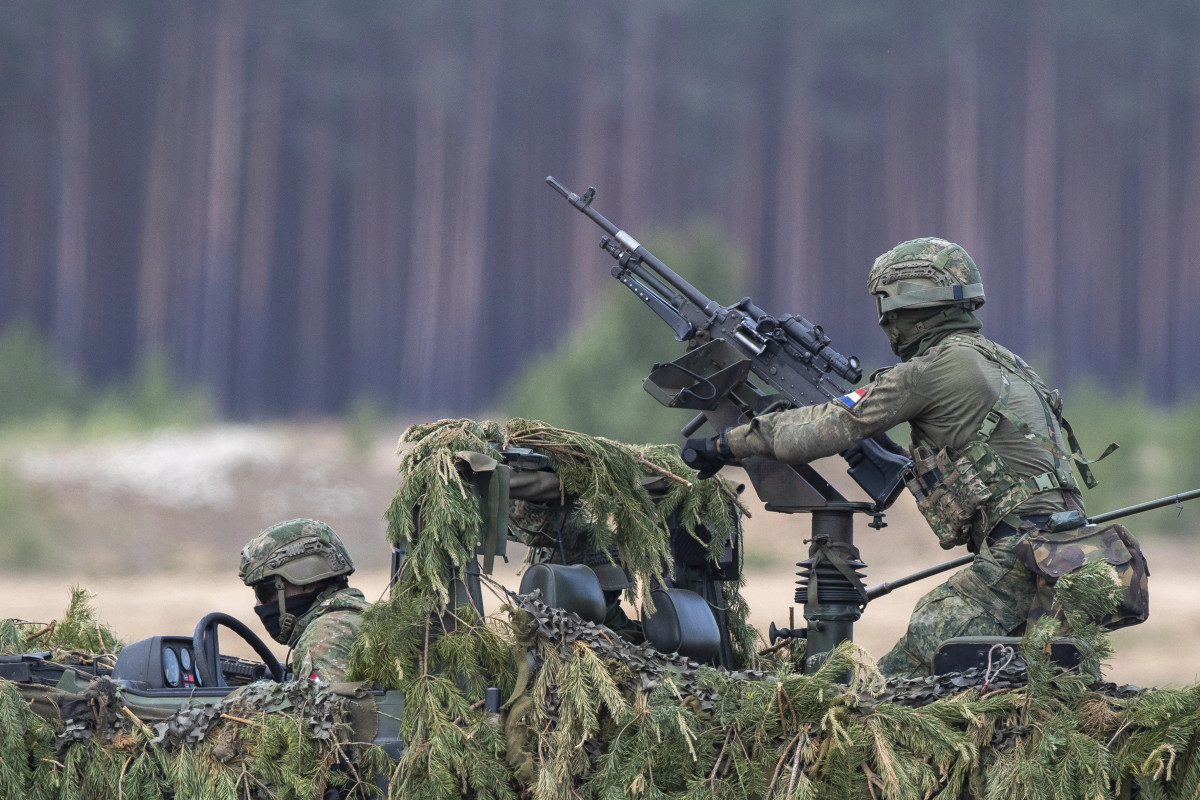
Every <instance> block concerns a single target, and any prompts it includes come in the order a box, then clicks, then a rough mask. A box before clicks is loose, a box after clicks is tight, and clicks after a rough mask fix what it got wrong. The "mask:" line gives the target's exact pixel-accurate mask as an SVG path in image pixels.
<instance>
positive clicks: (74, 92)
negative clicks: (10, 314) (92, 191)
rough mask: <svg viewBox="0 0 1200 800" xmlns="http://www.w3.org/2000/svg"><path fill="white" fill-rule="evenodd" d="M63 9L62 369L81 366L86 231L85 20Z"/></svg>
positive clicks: (58, 315)
mask: <svg viewBox="0 0 1200 800" xmlns="http://www.w3.org/2000/svg"><path fill="white" fill-rule="evenodd" d="M82 14H83V12H82V10H81V7H79V8H71V7H65V8H64V10H63V11H62V13H61V15H60V17H59V26H58V31H57V36H56V37H55V46H56V53H55V60H56V67H57V80H58V86H57V88H58V120H57V133H58V159H57V160H58V165H59V179H58V187H57V188H58V198H57V203H58V227H57V233H56V236H57V240H58V246H57V252H56V253H55V282H54V344H55V350H56V351H57V354H58V356H59V358H61V359H62V360H63V361H64V362H65V363H67V364H69V365H71V366H73V367H77V368H82V367H83V366H84V359H83V357H84V353H83V347H84V336H85V324H84V323H85V307H86V306H85V302H86V292H87V285H86V284H87V256H88V248H87V226H88V216H87V207H88V201H89V198H88V118H89V114H88V102H89V99H90V98H89V92H88V87H87V65H86V62H85V54H86V50H87V49H86V41H87V40H86V39H85V38H84V35H83V29H84V24H85V20H84V19H82V18H81V15H82Z"/></svg>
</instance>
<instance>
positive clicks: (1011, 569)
mask: <svg viewBox="0 0 1200 800" xmlns="http://www.w3.org/2000/svg"><path fill="white" fill-rule="evenodd" d="M868 287H869V290H870V292H871V294H872V295H874V297H875V300H876V303H877V308H878V311H879V325H880V327H881V328H882V329H883V332H884V333H885V334H886V335H887V337H888V341H889V342H890V343H891V347H892V351H893V352H894V353H895V354H896V355H898V356H899V357H900V359H901V361H900V363H899V364H897V365H895V366H893V367H885V368H883V369H880V370H878V371H876V372H875V373H874V374H873V375H872V376H871V379H870V382H869V383H867V384H866V385H865V386H863V387H862V388H860V389H857V390H856V391H853V392H851V393H849V394H847V395H845V396H843V397H840V398H838V399H836V400H833V401H830V402H828V403H825V404H823V405H816V406H806V407H801V408H794V409H789V410H786V411H779V412H775V413H770V414H764V415H762V416H760V417H757V418H755V419H753V420H752V421H751V422H749V423H748V424H745V425H741V426H738V427H735V428H730V429H726V430H724V431H722V432H721V433H720V435H718V436H716V437H713V438H711V439H693V440H689V442H688V444H687V445H685V447H690V448H692V449H693V450H696V451H697V452H698V453H700V456H701V459H700V460H701V463H703V464H704V465H705V466H706V468H705V469H702V470H701V477H706V476H707V475H711V474H712V473H714V472H715V471H716V470H718V469H720V467H721V465H723V464H725V463H727V462H729V461H733V460H736V459H739V458H744V457H748V456H763V457H767V458H772V459H776V460H778V461H782V462H785V463H793V464H795V463H806V462H809V461H813V460H815V459H818V458H821V457H824V456H830V455H833V454H835V453H839V452H842V451H844V450H846V449H847V448H849V447H850V446H852V445H853V444H854V443H856V442H858V441H861V440H863V439H866V438H869V437H872V436H876V435H879V434H883V433H885V432H886V431H888V430H889V429H891V428H893V427H894V426H896V425H899V424H900V423H902V422H907V423H909V425H910V427H911V431H912V446H911V456H912V458H913V461H914V473H915V476H914V477H913V478H912V479H910V480H909V484H908V485H909V488H910V489H912V490H913V493H914V495H915V496H916V497H917V505H918V507H919V508H920V510H921V512H922V513H923V514H924V516H925V518H926V519H927V520H928V522H929V524H930V526H931V527H932V528H933V530H934V532H935V533H936V534H937V536H938V539H939V541H940V543H941V545H942V547H943V548H947V549H949V548H951V547H955V546H958V545H962V544H965V545H967V546H968V547H969V548H970V550H971V551H972V552H974V553H976V554H977V555H976V558H975V560H974V562H973V563H972V564H971V566H970V567H968V568H966V569H963V570H961V571H959V572H958V573H956V574H954V575H953V576H952V577H951V578H950V579H949V580H947V581H946V582H944V583H943V584H941V585H940V586H938V587H937V588H936V589H934V590H933V591H932V592H930V593H929V594H927V595H925V596H924V597H923V598H922V599H921V600H920V602H918V604H917V606H916V608H915V609H914V611H913V614H912V618H911V620H910V621H909V626H908V630H907V632H906V633H905V634H904V636H903V638H901V639H900V641H899V643H898V644H896V646H895V647H894V648H893V649H892V650H891V651H890V652H889V653H888V654H887V655H885V656H884V657H883V658H882V659H880V661H879V667H880V669H881V670H882V671H883V672H884V673H885V674H887V675H892V676H919V675H927V674H929V673H930V672H931V670H932V660H933V655H934V653H935V651H936V649H937V647H938V645H939V644H940V643H941V642H942V641H943V640H945V639H947V638H950V637H953V636H967V635H976V636H984V635H1000V636H1003V635H1014V634H1017V633H1019V632H1020V631H1021V630H1022V629H1023V628H1024V626H1025V623H1026V620H1027V618H1029V617H1031V616H1033V617H1036V616H1038V615H1039V614H1040V613H1042V612H1043V611H1044V610H1043V609H1038V608H1035V607H1034V606H1035V605H1036V603H1035V595H1036V594H1037V588H1038V579H1037V575H1035V573H1034V572H1032V571H1031V570H1030V569H1028V568H1026V566H1024V564H1023V563H1022V562H1021V561H1019V560H1018V559H1017V558H1016V557H1015V556H1014V553H1013V549H1014V546H1016V545H1017V543H1018V542H1019V541H1020V540H1022V539H1023V538H1024V537H1023V536H1022V535H1018V534H1024V533H1026V532H1028V531H1031V530H1034V529H1037V528H1040V527H1042V526H1044V525H1045V523H1046V521H1047V519H1048V517H1049V515H1050V514H1051V513H1054V512H1057V511H1069V510H1079V511H1081V512H1082V511H1083V500H1082V498H1081V496H1080V492H1079V485H1078V483H1077V482H1076V479H1075V476H1074V474H1073V473H1072V471H1071V468H1072V464H1073V463H1074V464H1075V465H1077V466H1078V467H1079V471H1080V475H1082V477H1083V478H1084V480H1085V482H1086V483H1087V484H1088V486H1093V485H1095V480H1094V479H1093V477H1092V474H1091V471H1090V470H1089V469H1088V467H1087V463H1088V462H1087V460H1086V459H1084V458H1083V456H1082V454H1081V453H1080V450H1079V445H1078V443H1077V442H1076V441H1075V437H1074V435H1073V434H1072V432H1071V429H1070V426H1069V425H1068V424H1067V423H1066V422H1065V420H1064V419H1063V417H1062V403H1061V401H1060V399H1059V396H1058V392H1057V390H1055V391H1051V390H1049V389H1048V388H1047V387H1046V385H1045V383H1043V382H1042V379H1041V378H1039V377H1038V376H1037V374H1036V373H1035V372H1034V371H1033V370H1032V369H1030V367H1029V366H1028V365H1027V364H1026V363H1025V362H1024V361H1023V360H1021V359H1020V358H1019V357H1018V356H1016V355H1014V354H1013V353H1011V352H1010V351H1008V350H1007V349H1005V348H1004V347H1002V346H1000V345H998V344H996V343H995V342H992V341H991V340H989V339H987V338H985V337H984V336H983V335H982V334H981V333H980V332H979V330H980V327H981V323H980V321H979V319H978V318H976V316H975V314H974V313H973V312H974V310H975V309H976V308H978V307H979V306H981V305H983V302H984V293H983V283H982V280H981V278H980V275H979V270H978V268H977V267H976V266H975V263H974V261H972V260H971V257H970V256H969V255H968V254H967V252H966V250H964V249H963V248H962V247H960V246H959V245H957V244H954V243H952V242H948V241H946V240H944V239H936V238H922V239H914V240H912V241H908V242H902V243H901V244H899V245H897V246H895V247H894V248H892V249H891V250H889V251H888V252H886V253H884V254H883V255H881V256H880V257H879V258H878V259H876V260H875V264H874V266H873V267H872V269H871V272H870V275H869V277H868ZM1064 432H1065V433H1066V436H1065V437H1064ZM1111 449H1112V448H1110V450H1111ZM1107 454H1108V453H1107V451H1106V453H1105V455H1107ZM1103 457H1104V456H1101V458H1103Z"/></svg>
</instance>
